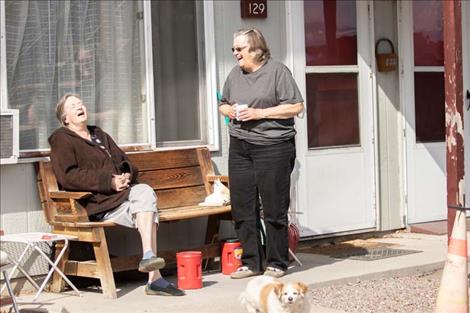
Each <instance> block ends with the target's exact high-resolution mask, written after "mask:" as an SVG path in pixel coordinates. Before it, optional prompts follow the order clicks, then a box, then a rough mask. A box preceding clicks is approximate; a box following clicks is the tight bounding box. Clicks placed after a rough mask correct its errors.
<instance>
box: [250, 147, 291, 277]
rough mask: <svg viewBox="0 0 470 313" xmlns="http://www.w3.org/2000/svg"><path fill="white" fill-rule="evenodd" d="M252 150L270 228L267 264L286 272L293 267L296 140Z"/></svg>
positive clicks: (265, 217) (267, 232)
mask: <svg viewBox="0 0 470 313" xmlns="http://www.w3.org/2000/svg"><path fill="white" fill-rule="evenodd" d="M250 147H251V155H252V156H253V159H254V168H255V173H256V177H257V184H258V188H259V192H260V196H261V202H262V204H263V213H264V224H265V226H266V265H267V266H273V267H276V268H279V269H282V270H286V269H287V267H288V265H289V241H288V217H287V213H288V210H289V204H290V175H291V172H292V169H293V166H294V161H295V144H294V141H293V140H292V141H286V142H283V143H280V144H275V145H271V146H258V145H251V146H250Z"/></svg>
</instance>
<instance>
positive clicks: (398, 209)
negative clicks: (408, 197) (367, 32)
mask: <svg viewBox="0 0 470 313" xmlns="http://www.w3.org/2000/svg"><path fill="white" fill-rule="evenodd" d="M374 20H375V29H374V30H375V42H377V40H378V39H380V38H388V39H390V40H391V41H392V42H393V43H394V46H395V52H397V53H398V46H397V45H398V38H397V3H396V1H395V0H393V1H375V2H374ZM380 47H381V48H382V49H386V50H384V52H387V51H389V50H388V47H387V44H386V43H381V46H380ZM398 75H399V73H398V69H397V70H396V71H392V72H385V73H380V72H377V77H376V78H377V90H376V92H377V93H376V96H377V107H376V109H377V124H378V138H377V143H378V158H379V159H378V174H379V175H378V180H379V202H378V205H379V225H378V226H379V229H380V230H390V229H397V228H401V227H404V226H405V225H404V224H403V214H404V201H403V194H404V191H403V190H404V189H403V166H404V162H403V131H402V129H403V127H404V126H403V123H402V118H403V116H402V112H401V108H400V101H399V99H400V97H399V84H398Z"/></svg>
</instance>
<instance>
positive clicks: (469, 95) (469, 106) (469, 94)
mask: <svg viewBox="0 0 470 313" xmlns="http://www.w3.org/2000/svg"><path fill="white" fill-rule="evenodd" d="M465 98H466V99H467V111H468V110H470V90H468V89H467V95H466V96H465Z"/></svg>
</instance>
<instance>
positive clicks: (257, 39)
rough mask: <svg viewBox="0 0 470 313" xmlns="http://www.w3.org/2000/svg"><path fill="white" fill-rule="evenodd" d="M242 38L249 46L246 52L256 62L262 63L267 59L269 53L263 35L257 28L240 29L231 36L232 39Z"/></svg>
mask: <svg viewBox="0 0 470 313" xmlns="http://www.w3.org/2000/svg"><path fill="white" fill-rule="evenodd" d="M239 36H243V37H245V39H246V43H247V44H248V45H249V47H250V49H249V50H248V51H249V52H250V53H251V54H252V55H253V57H254V58H255V59H256V60H257V61H258V62H264V61H265V60H267V59H269V57H270V56H271V52H270V51H269V48H268V45H267V44H266V40H265V39H264V36H263V34H262V33H261V31H260V30H259V29H257V28H250V29H240V30H239V31H237V32H235V33H234V34H233V38H235V37H239Z"/></svg>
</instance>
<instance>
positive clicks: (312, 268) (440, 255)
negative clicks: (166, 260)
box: [19, 233, 447, 313]
mask: <svg viewBox="0 0 470 313" xmlns="http://www.w3.org/2000/svg"><path fill="white" fill-rule="evenodd" d="M368 241H373V242H381V243H389V244H394V246H393V248H397V249H409V250H419V251H422V252H420V253H413V254H407V255H403V256H397V257H392V258H386V259H381V260H376V261H358V260H351V259H333V258H330V257H328V256H325V255H318V254H304V253H299V254H297V256H298V257H299V259H300V260H301V262H302V263H303V266H302V267H299V266H298V265H297V264H296V263H294V265H293V266H292V268H291V269H290V270H289V273H288V275H286V276H285V277H283V278H282V280H284V281H302V282H304V283H307V284H309V285H310V286H311V287H312V290H313V292H312V294H310V295H309V296H310V297H312V296H314V293H315V287H318V286H321V285H326V284H340V283H345V282H348V281H351V280H357V279H358V278H361V279H373V278H378V277H386V276H387V275H393V274H406V273H413V272H417V271H418V272H419V271H429V270H433V269H438V268H442V267H443V264H444V262H445V259H446V253H447V237H446V236H433V235H423V234H413V233H395V234H393V235H389V236H387V237H386V238H377V239H368ZM169 279H170V280H171V281H173V282H175V281H176V277H169ZM248 280H249V279H242V280H233V279H230V277H229V276H225V275H222V274H221V273H206V274H204V276H203V288H202V289H198V290H189V291H187V295H186V296H184V297H159V296H146V295H145V294H144V283H145V282H144V281H142V282H139V283H135V282H134V283H127V284H122V283H121V284H118V288H120V290H119V291H118V299H116V300H109V299H104V298H103V296H102V295H101V294H100V292H99V291H98V290H97V291H96V292H94V291H90V290H85V291H83V292H82V294H83V296H82V297H78V296H76V295H75V294H74V293H73V292H65V293H62V294H52V293H43V294H42V295H41V296H40V297H39V300H38V302H39V303H37V304H26V303H23V304H21V305H20V308H21V309H22V311H23V313H25V312H57V313H68V312H70V313H81V312H83V313H85V312H103V313H107V312H110V313H111V312H116V313H118V312H122V313H124V312H126V313H127V312H132V313H138V312H184V313H192V312H201V313H206V312H207V313H211V312H214V313H215V312H221V313H222V312H223V313H225V312H233V313H242V312H243V309H242V307H241V306H240V304H239V302H238V297H239V295H240V293H241V292H242V290H243V289H244V288H245V285H246V283H247V281H248ZM32 297H33V296H29V295H28V296H21V297H19V300H20V301H22V302H25V301H26V302H27V301H31V299H32ZM312 312H325V313H335V312H336V313H340V311H337V310H332V309H329V308H323V307H318V306H313V307H312Z"/></svg>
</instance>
